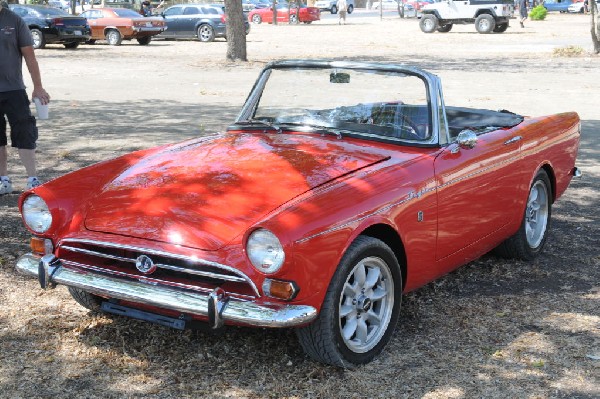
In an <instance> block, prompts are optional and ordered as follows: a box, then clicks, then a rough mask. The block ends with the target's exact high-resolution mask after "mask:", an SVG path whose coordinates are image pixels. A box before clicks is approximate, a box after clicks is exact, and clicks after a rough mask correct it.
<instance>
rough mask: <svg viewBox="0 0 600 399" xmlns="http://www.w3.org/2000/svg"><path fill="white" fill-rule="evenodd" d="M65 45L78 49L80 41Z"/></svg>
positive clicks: (64, 44)
mask: <svg viewBox="0 0 600 399" xmlns="http://www.w3.org/2000/svg"><path fill="white" fill-rule="evenodd" d="M63 46H65V48H68V49H76V48H77V47H79V42H69V43H63Z"/></svg>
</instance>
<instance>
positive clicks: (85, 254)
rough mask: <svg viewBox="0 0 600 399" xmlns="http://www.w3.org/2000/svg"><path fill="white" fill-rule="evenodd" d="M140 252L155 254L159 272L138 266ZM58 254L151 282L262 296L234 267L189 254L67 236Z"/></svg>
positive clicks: (83, 265)
mask: <svg viewBox="0 0 600 399" xmlns="http://www.w3.org/2000/svg"><path fill="white" fill-rule="evenodd" d="M140 255H146V256H149V257H152V260H153V261H154V265H155V266H156V268H157V269H156V271H155V272H154V273H152V274H149V275H147V274H144V273H142V272H140V271H139V270H137V268H136V267H135V265H136V259H137V258H138V257H139V256H140ZM58 256H59V258H60V259H61V260H63V262H64V263H65V265H68V266H71V267H75V268H84V269H89V270H93V271H95V272H100V273H106V274H112V275H116V276H119V277H123V278H131V279H136V280H139V281H142V282H145V283H148V284H164V285H169V286H174V287H178V288H183V289H191V290H195V291H202V292H210V291H212V290H213V289H214V288H216V287H222V288H226V291H227V292H228V293H231V294H238V296H240V297H244V296H248V297H259V296H260V294H259V293H258V290H257V288H256V286H255V284H254V283H253V282H252V280H250V278H249V277H247V276H246V275H245V274H243V273H242V272H240V271H239V270H237V269H234V268H232V267H229V266H226V265H222V264H219V263H216V262H211V261H207V260H202V259H198V258H194V257H189V256H185V255H179V254H173V253H169V252H163V251H157V250H152V249H147V248H141V247H135V246H128V245H121V244H115V243H111V242H103V241H96V240H81V239H72V238H70V239H64V240H62V241H61V242H60V243H59V245H58Z"/></svg>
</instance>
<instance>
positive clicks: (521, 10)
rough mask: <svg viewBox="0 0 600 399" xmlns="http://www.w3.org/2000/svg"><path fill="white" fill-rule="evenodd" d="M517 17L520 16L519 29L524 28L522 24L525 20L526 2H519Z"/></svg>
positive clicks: (525, 0) (522, 0) (524, 0)
mask: <svg viewBox="0 0 600 399" xmlns="http://www.w3.org/2000/svg"><path fill="white" fill-rule="evenodd" d="M519 15H520V16H521V19H520V20H519V23H520V24H521V28H524V27H525V25H524V24H523V22H525V20H526V19H527V0H519Z"/></svg>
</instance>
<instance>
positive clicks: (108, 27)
mask: <svg viewBox="0 0 600 399" xmlns="http://www.w3.org/2000/svg"><path fill="white" fill-rule="evenodd" d="M109 30H116V31H117V32H119V33H120V34H121V36H122V35H123V34H122V33H121V31H120V30H119V28H117V27H116V26H105V27H104V30H103V31H102V33H104V36H106V32H108V31H109Z"/></svg>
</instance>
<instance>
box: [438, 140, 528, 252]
mask: <svg viewBox="0 0 600 399" xmlns="http://www.w3.org/2000/svg"><path fill="white" fill-rule="evenodd" d="M520 144H521V138H520V136H518V135H517V134H516V133H514V132H513V131H512V130H511V129H500V130H495V131H492V132H488V133H483V134H480V135H478V136H477V142H476V144H475V146H474V147H473V148H470V149H469V148H461V147H460V146H459V145H458V144H457V143H452V144H450V145H449V146H447V147H446V148H445V149H444V151H442V152H441V154H440V155H439V156H438V157H437V158H436V159H435V162H434V168H435V174H436V180H437V187H438V190H437V195H438V204H439V205H438V238H437V250H436V259H437V260H438V261H439V260H443V259H445V258H447V257H450V256H453V255H454V256H455V257H458V258H460V259H456V258H455V259H454V262H455V261H458V262H459V263H462V262H464V261H469V260H472V259H473V253H477V255H476V256H479V255H481V253H479V252H480V251H484V252H485V251H487V250H489V249H491V248H485V247H486V245H488V244H487V243H488V242H491V241H493V240H494V237H495V236H496V235H498V234H499V232H500V230H501V229H502V228H503V227H505V226H506V225H507V224H508V223H509V221H511V219H512V218H514V215H515V211H516V209H517V207H518V203H519V202H522V201H523V198H520V196H522V195H524V194H523V192H525V191H526V190H525V189H524V188H523V184H524V178H525V175H524V173H523V172H520V170H519V160H520ZM461 252H462V254H461ZM454 262H451V263H454Z"/></svg>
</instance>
